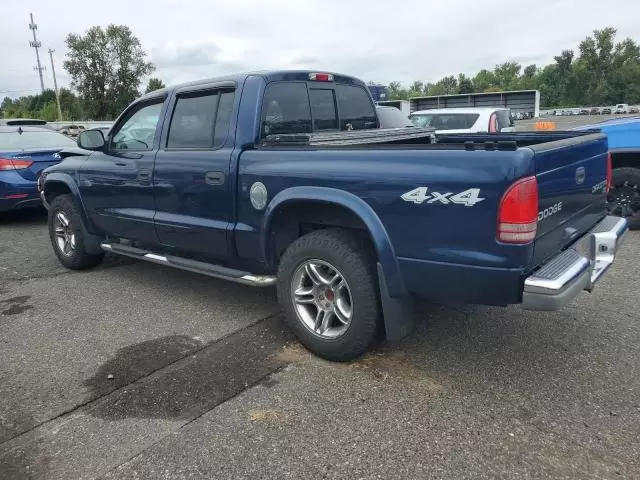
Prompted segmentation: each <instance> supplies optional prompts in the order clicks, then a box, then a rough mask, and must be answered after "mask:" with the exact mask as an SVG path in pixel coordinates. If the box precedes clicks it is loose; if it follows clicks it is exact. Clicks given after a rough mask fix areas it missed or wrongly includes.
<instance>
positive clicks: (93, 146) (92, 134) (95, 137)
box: [78, 130, 106, 151]
mask: <svg viewBox="0 0 640 480" xmlns="http://www.w3.org/2000/svg"><path fill="white" fill-rule="evenodd" d="M78 146H79V147H80V148H84V149H85V150H96V151H100V150H104V147H105V146H106V143H105V141H104V135H103V134H102V131H100V130H85V131H83V132H80V135H78Z"/></svg>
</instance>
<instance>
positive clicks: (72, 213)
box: [48, 195, 104, 270]
mask: <svg viewBox="0 0 640 480" xmlns="http://www.w3.org/2000/svg"><path fill="white" fill-rule="evenodd" d="M48 227H49V238H50V239H51V244H52V245H53V251H54V252H55V253H56V255H57V257H58V260H60V263H62V265H64V266H65V267H67V268H70V269H72V270H83V269H85V268H91V267H95V266H96V265H98V264H99V263H100V262H102V259H103V257H104V253H97V254H95V253H89V252H88V251H87V245H86V243H85V242H86V241H87V240H88V239H87V238H85V230H84V228H83V226H82V218H81V217H80V212H79V211H78V207H77V206H76V203H75V202H74V200H73V198H72V197H71V196H70V195H60V196H58V197H56V198H55V199H54V200H53V201H52V202H51V205H50V206H49V217H48Z"/></svg>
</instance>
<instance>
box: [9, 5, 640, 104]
mask: <svg viewBox="0 0 640 480" xmlns="http://www.w3.org/2000/svg"><path fill="white" fill-rule="evenodd" d="M2 4H3V5H2V8H1V14H0V65H1V66H0V97H4V96H11V97H18V96H20V95H29V94H35V93H38V92H39V90H40V81H39V79H38V74H37V72H36V71H35V70H34V65H35V64H36V58H35V51H34V49H33V48H30V47H29V41H30V40H32V38H31V31H30V30H29V27H28V25H29V13H33V15H34V20H35V23H36V24H37V25H38V30H37V35H38V40H39V41H41V42H42V49H40V59H41V62H42V64H43V65H45V66H46V70H45V71H44V72H43V74H44V83H45V88H52V87H53V80H52V75H51V64H50V60H49V55H48V53H47V51H48V49H54V50H55V52H54V54H53V55H54V60H55V62H56V74H57V78H58V86H68V85H69V82H70V78H69V76H68V75H67V74H66V72H65V71H64V69H63V68H62V64H63V61H64V56H65V37H66V35H67V34H68V33H71V32H73V33H79V34H81V33H83V32H84V31H85V30H86V29H88V28H89V27H91V26H94V25H102V26H103V27H104V26H106V25H108V24H111V23H113V24H117V25H128V26H129V27H130V28H131V30H132V31H133V33H134V35H136V36H137V37H138V38H139V39H140V41H141V42H142V46H143V48H144V50H145V51H146V52H147V54H148V56H149V59H150V61H151V62H153V63H154V64H155V66H156V71H155V72H154V73H153V76H156V77H158V78H160V79H161V80H162V81H163V82H164V83H165V84H167V85H171V84H175V83H180V82H183V81H189V80H195V79H198V78H206V77H215V76H217V75H221V74H230V73H235V72H242V71H246V70H265V69H267V70H268V69H281V68H284V69H289V68H292V69H295V68H309V69H314V70H319V71H324V70H326V71H333V72H340V73H344V74H348V75H353V76H356V77H359V78H361V79H362V80H364V81H367V82H368V81H375V82H382V83H388V82H391V81H400V82H403V83H404V84H409V83H410V82H412V81H413V80H422V81H424V82H427V81H432V82H434V81H437V80H439V79H440V78H442V77H443V76H445V75H450V74H454V75H457V74H458V73H466V74H474V73H475V72H477V71H478V70H480V69H482V68H493V67H494V66H495V65H496V64H497V63H502V62H504V61H508V60H513V61H517V62H519V63H521V64H523V65H527V64H530V63H536V64H538V65H545V64H547V63H551V62H553V56H554V55H558V54H559V53H560V51H561V50H563V49H567V48H571V49H574V50H576V51H577V48H578V44H579V42H580V41H581V40H582V39H584V38H585V37H586V36H587V35H589V34H591V32H592V31H593V30H594V29H597V28H603V27H606V26H613V27H615V28H617V29H618V37H617V39H618V40H621V39H623V38H625V37H631V38H633V39H634V40H635V41H637V42H640V21H639V19H640V0H609V1H608V2H603V1H602V0H541V1H539V2H532V1H529V2H523V1H521V0H447V1H434V0H394V1H392V2H391V1H382V0H369V1H364V0H297V1H294V0H233V1H232V2H230V1H228V0H227V1H221V0H182V1H178V0H155V1H154V0H107V1H104V0H101V1H96V0H83V1H81V2H59V1H52V0H21V1H13V0H2ZM542 5H544V6H542Z"/></svg>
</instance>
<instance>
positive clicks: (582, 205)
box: [529, 133, 608, 265]
mask: <svg viewBox="0 0 640 480" xmlns="http://www.w3.org/2000/svg"><path fill="white" fill-rule="evenodd" d="M529 148H531V149H532V150H533V151H534V164H535V170H536V178H537V180H538V196H539V208H538V231H537V237H536V244H535V254H534V257H535V258H534V264H536V265H539V264H540V263H542V262H543V261H544V260H546V259H548V258H549V257H551V256H552V255H554V254H556V253H557V252H558V251H560V250H561V249H563V248H565V247H566V246H567V245H569V244H571V243H573V241H574V240H575V239H576V238H578V237H579V236H580V235H582V234H583V233H584V232H586V231H587V230H588V229H589V228H591V227H592V226H593V225H594V224H595V223H596V222H597V221H598V220H599V219H600V218H602V216H603V215H604V213H605V204H606V178H607V154H608V144H607V137H606V136H605V135H604V134H600V133H598V134H592V135H585V136H580V137H575V138H569V139H565V140H557V141H554V142H547V143H542V144H539V145H533V146H530V147H529Z"/></svg>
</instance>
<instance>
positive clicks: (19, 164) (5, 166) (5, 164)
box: [0, 158, 33, 170]
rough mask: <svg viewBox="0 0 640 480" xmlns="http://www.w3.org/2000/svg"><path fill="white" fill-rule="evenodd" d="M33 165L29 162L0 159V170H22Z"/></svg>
mask: <svg viewBox="0 0 640 480" xmlns="http://www.w3.org/2000/svg"><path fill="white" fill-rule="evenodd" d="M31 165H33V162H32V161H31V160H16V159H12V160H11V159H8V158H0V170H24V169H25V168H29V167H30V166H31Z"/></svg>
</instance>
